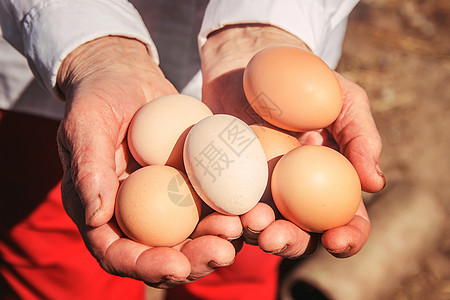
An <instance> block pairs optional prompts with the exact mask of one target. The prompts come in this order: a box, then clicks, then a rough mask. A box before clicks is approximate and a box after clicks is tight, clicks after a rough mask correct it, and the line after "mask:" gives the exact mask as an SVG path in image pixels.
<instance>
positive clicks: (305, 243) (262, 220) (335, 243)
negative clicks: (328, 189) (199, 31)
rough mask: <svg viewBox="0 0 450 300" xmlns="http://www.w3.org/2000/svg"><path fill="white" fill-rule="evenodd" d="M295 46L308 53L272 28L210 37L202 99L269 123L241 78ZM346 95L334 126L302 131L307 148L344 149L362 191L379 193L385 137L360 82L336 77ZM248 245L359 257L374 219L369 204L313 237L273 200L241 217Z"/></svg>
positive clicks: (241, 28)
mask: <svg viewBox="0 0 450 300" xmlns="http://www.w3.org/2000/svg"><path fill="white" fill-rule="evenodd" d="M280 44H284V45H293V46H297V47H302V48H304V49H308V48H307V46H306V45H305V44H304V43H303V42H302V41H301V40H299V39H297V38H296V37H294V36H292V35H290V34H289V33H287V32H285V31H283V30H281V29H278V28H276V27H272V26H267V25H238V26H228V27H225V28H224V29H221V30H218V31H216V32H214V33H213V34H212V35H210V36H209V38H208V40H207V42H206V44H205V45H204V46H203V47H202V51H201V58H202V72H203V101H204V102H205V103H206V104H207V105H208V106H209V107H210V108H211V110H212V111H213V112H214V113H227V114H231V115H234V116H236V117H238V118H241V119H242V120H244V121H245V122H247V123H248V124H255V123H261V122H264V121H263V120H262V119H261V118H260V117H258V116H257V115H256V113H255V112H254V111H252V110H251V109H250V108H249V104H248V102H247V100H246V98H245V95H244V91H243V86H242V78H243V72H244V69H245V66H246V65H247V63H248V61H249V60H250V59H251V58H252V57H253V55H255V54H256V53H257V52H258V51H259V50H262V49H263V48H266V47H268V46H274V45H280ZM336 76H337V78H338V80H339V83H340V85H341V88H342V93H343V100H344V104H343V109H342V111H341V113H340V115H339V117H338V118H337V120H336V121H335V122H334V123H333V124H331V125H330V126H329V127H327V128H325V129H323V130H318V131H312V132H306V133H301V134H300V133H297V134H296V135H295V136H296V137H297V138H298V139H299V141H300V143H301V144H302V145H306V144H316V145H326V146H330V147H333V148H335V149H337V150H340V151H341V153H343V154H344V155H345V156H346V157H347V158H348V159H349V160H350V162H351V163H352V164H353V166H354V167H355V169H356V171H357V173H358V175H359V178H360V180H361V184H362V189H363V190H364V191H367V192H377V191H379V190H381V189H382V188H383V186H384V184H385V179H384V176H383V175H382V173H381V171H380V169H379V166H378V162H379V158H380V154H381V139H380V136H379V133H378V131H377V129H376V126H375V122H374V120H373V117H372V115H371V112H370V106H369V101H368V98H367V95H366V93H365V92H364V90H363V89H362V88H360V87H359V86H358V85H356V84H355V83H353V82H351V81H350V80H348V79H346V78H344V77H343V76H341V75H339V74H337V73H336ZM241 221H242V225H243V227H244V237H245V240H246V241H247V243H250V244H258V245H259V246H260V247H261V248H262V249H263V250H264V251H266V252H270V253H274V254H277V255H280V256H283V257H288V258H295V257H299V256H301V255H303V254H308V253H311V252H313V251H314V250H315V248H316V246H317V243H318V241H319V239H320V238H321V241H322V244H323V246H324V247H325V248H326V249H327V250H328V251H329V252H330V253H331V254H333V255H335V256H336V257H349V256H352V255H354V254H355V253H357V252H358V251H359V250H360V249H361V248H362V246H363V245H364V244H365V242H366V241H367V238H368V236H369V232H370V220H369V218H368V215H367V212H366V209H365V207H364V203H363V202H362V200H361V204H360V207H359V209H358V211H357V212H356V214H355V216H354V217H353V219H352V220H351V221H350V222H349V223H348V224H347V225H345V226H341V227H337V228H334V229H330V230H328V231H326V232H325V233H323V234H322V235H319V234H311V233H308V232H305V231H303V230H302V229H300V228H299V227H297V226H296V225H295V224H293V223H292V222H289V221H287V220H283V219H282V218H281V216H280V214H279V212H278V211H277V209H276V207H275V205H274V203H273V201H271V202H270V203H258V204H257V205H256V206H255V208H253V209H252V210H251V211H249V212H248V213H246V214H244V215H242V216H241Z"/></svg>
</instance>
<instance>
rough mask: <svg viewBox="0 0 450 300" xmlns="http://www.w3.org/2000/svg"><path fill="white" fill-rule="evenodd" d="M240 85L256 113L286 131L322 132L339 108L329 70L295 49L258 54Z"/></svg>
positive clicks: (334, 80) (336, 84)
mask: <svg viewBox="0 0 450 300" xmlns="http://www.w3.org/2000/svg"><path fill="white" fill-rule="evenodd" d="M243 85H244V92H245V95H246V98H247V100H248V102H249V104H250V105H251V106H252V108H253V109H254V110H255V111H256V113H257V114H258V115H259V116H261V117H262V118H263V119H264V120H266V121H267V122H269V123H271V124H272V125H275V126H277V127H279V128H282V129H285V130H289V131H297V132H305V131H310V130H316V129H321V128H325V127H327V126H328V125H330V124H331V123H333V122H334V120H336V118H337V116H338V115H339V113H340V111H341V108H342V94H341V89H340V86H339V82H338V80H337V78H336V76H335V74H334V72H333V70H331V69H330V68H329V67H328V65H327V64H326V63H325V62H323V61H322V60H321V59H320V58H319V57H318V56H316V55H314V54H312V53H311V52H308V51H306V50H303V49H301V48H298V47H293V46H275V47H269V48H266V49H263V50H261V51H260V52H258V53H257V54H256V55H255V56H254V57H253V58H252V59H251V60H250V61H249V63H248V65H247V67H246V68H245V71H244V79H243Z"/></svg>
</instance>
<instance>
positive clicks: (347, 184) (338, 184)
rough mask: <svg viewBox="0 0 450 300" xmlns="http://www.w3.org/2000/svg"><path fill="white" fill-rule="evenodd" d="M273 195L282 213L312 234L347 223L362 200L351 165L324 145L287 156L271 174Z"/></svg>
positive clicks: (300, 150) (304, 148)
mask: <svg viewBox="0 0 450 300" xmlns="http://www.w3.org/2000/svg"><path fill="white" fill-rule="evenodd" d="M272 196H273V200H274V202H275V205H276V206H277V208H278V209H279V211H280V213H281V214H282V215H283V216H284V217H285V218H286V219H288V220H290V221H291V222H293V223H295V224H296V225H297V226H299V227H300V228H302V229H304V230H306V231H310V232H323V231H325V230H328V229H331V228H334V227H338V226H342V225H345V224H347V223H348V222H349V221H350V220H351V219H352V218H353V216H354V215H355V213H356V210H357V209H358V206H359V203H360V200H361V184H360V181H359V177H358V174H357V173H356V171H355V169H354V168H353V166H352V164H351V163H350V162H349V161H348V160H347V159H346V158H345V157H344V156H343V155H342V154H340V153H339V152H337V151H335V150H333V149H331V148H328V147H325V146H312V145H308V146H301V147H299V148H296V149H294V150H292V151H290V152H288V153H287V154H286V155H284V156H283V157H282V158H281V159H280V161H279V162H278V163H277V165H276V166H275V169H274V171H273V174H272Z"/></svg>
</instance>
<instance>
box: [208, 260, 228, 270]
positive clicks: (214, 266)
mask: <svg viewBox="0 0 450 300" xmlns="http://www.w3.org/2000/svg"><path fill="white" fill-rule="evenodd" d="M233 262H234V260H233V261H231V262H230V263H226V264H221V263H218V262H217V261H215V260H210V261H209V263H208V266H209V267H210V268H212V269H217V268H221V267H226V266H229V265H231V264H232V263H233Z"/></svg>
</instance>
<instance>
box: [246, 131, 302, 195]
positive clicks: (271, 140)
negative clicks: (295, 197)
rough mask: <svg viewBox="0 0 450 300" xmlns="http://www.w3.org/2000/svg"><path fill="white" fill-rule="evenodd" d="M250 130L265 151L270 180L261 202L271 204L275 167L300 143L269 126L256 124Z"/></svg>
mask: <svg viewBox="0 0 450 300" xmlns="http://www.w3.org/2000/svg"><path fill="white" fill-rule="evenodd" d="M250 128H251V129H252V130H253V132H254V133H255V134H256V136H257V137H258V140H259V142H260V143H261V146H262V147H263V149H264V153H265V154H266V159H267V166H268V171H269V178H268V182H267V187H266V190H265V192H264V194H263V196H262V197H261V200H260V201H261V202H265V203H269V202H270V201H271V199H272V192H271V187H270V186H271V178H272V173H273V169H274V167H275V165H276V164H277V162H278V161H279V160H280V158H281V157H282V156H283V155H284V154H286V153H287V152H289V151H291V150H292V149H294V148H297V147H300V142H299V141H298V139H297V138H295V137H293V136H292V135H290V134H288V133H286V132H284V131H283V130H281V129H278V128H274V127H273V126H270V125H268V124H254V125H250Z"/></svg>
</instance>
